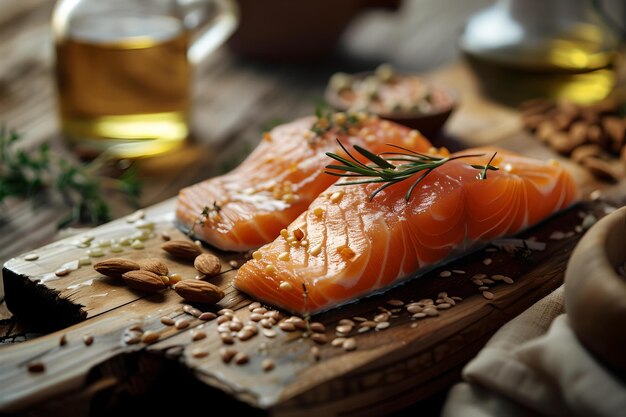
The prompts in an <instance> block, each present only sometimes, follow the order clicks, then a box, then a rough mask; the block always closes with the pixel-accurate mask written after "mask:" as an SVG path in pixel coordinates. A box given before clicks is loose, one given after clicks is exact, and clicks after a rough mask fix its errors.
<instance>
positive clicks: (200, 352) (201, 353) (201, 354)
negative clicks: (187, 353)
mask: <svg viewBox="0 0 626 417" xmlns="http://www.w3.org/2000/svg"><path fill="white" fill-rule="evenodd" d="M191 356H193V357H194V358H196V359H201V358H206V357H207V356H209V352H207V351H206V350H204V349H194V350H192V351H191Z"/></svg>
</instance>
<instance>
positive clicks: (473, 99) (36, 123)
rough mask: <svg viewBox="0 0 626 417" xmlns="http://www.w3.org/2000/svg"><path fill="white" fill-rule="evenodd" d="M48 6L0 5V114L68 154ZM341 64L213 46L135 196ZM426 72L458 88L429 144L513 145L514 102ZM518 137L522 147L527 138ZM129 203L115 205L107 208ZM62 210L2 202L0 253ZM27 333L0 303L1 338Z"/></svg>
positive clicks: (210, 157) (459, 70)
mask: <svg viewBox="0 0 626 417" xmlns="http://www.w3.org/2000/svg"><path fill="white" fill-rule="evenodd" d="M51 5H52V2H51V1H50V0H6V2H3V3H2V5H0V35H2V36H0V39H2V40H1V41H0V56H3V57H4V58H3V60H2V61H0V122H2V123H6V124H7V125H8V127H10V128H15V129H19V130H20V131H21V132H22V133H23V134H24V137H25V140H24V143H25V145H26V146H28V147H34V146H37V145H38V144H39V143H42V142H44V141H47V142H49V143H50V144H51V146H52V147H53V149H54V150H55V151H57V152H60V153H62V154H64V155H68V157H71V154H70V153H69V151H68V150H67V148H66V147H65V145H64V143H63V139H62V136H61V134H60V132H59V126H58V122H57V119H56V115H55V102H54V86H53V83H52V80H51V76H50V73H51V66H52V64H51V62H52V48H51V44H50V39H49V34H48V20H49V16H50V10H51ZM346 69H349V70H351V71H352V70H358V69H359V68H358V65H357V66H355V64H354V63H352V62H350V61H345V60H340V59H336V60H333V61H331V62H329V63H327V64H325V65H320V66H317V67H313V68H311V67H293V66H279V65H267V64H260V63H254V62H248V61H245V60H242V59H238V58H237V57H234V56H232V55H231V54H229V52H228V51H227V50H226V49H224V48H223V49H221V50H219V51H218V52H217V53H215V54H214V55H213V56H212V57H211V58H210V59H209V60H208V61H207V62H205V63H203V64H202V66H201V67H199V68H198V69H197V72H196V76H195V80H194V89H193V91H194V94H195V98H194V102H195V107H194V112H193V136H192V138H191V140H190V141H189V143H188V145H187V146H185V147H184V148H183V149H181V150H180V151H178V152H176V153H173V154H170V155H167V156H163V157H159V158H154V159H150V160H141V161H138V162H137V165H138V167H139V170H140V176H141V179H142V181H143V184H144V188H143V190H144V192H143V195H142V198H141V205H142V206H148V205H152V204H155V203H157V202H159V201H162V200H164V199H167V198H169V197H172V196H174V195H175V194H176V192H177V191H178V190H179V189H180V188H181V187H183V186H185V185H188V184H191V183H194V182H197V181H199V180H201V179H204V178H206V177H208V176H211V175H215V174H217V173H220V172H223V171H224V170H227V169H228V167H232V166H233V165H235V164H236V163H237V162H238V161H240V160H241V159H242V158H243V157H244V156H245V155H246V153H247V152H249V150H250V149H252V148H253V147H254V146H255V144H256V143H257V142H258V141H259V140H260V132H261V131H262V129H263V126H264V125H266V124H267V123H268V122H271V121H273V120H276V119H280V120H285V121H287V120H291V119H294V118H296V117H299V116H303V115H308V114H311V113H312V112H313V109H314V107H315V104H316V103H317V102H318V101H319V99H320V98H321V95H322V91H323V88H324V86H325V83H326V81H327V79H328V77H329V75H330V74H332V73H333V72H335V71H337V70H346ZM431 76H432V78H433V79H436V80H437V81H439V82H441V83H443V84H446V85H448V86H450V87H452V88H453V89H456V90H457V91H458V93H459V95H460V97H461V101H460V106H459V108H458V109H457V110H456V112H455V113H454V115H453V116H452V118H451V120H450V121H449V123H448V124H447V127H446V130H445V132H444V134H442V135H441V136H440V137H438V138H433V139H434V142H435V143H436V144H438V145H440V146H447V147H449V148H451V149H458V148H462V147H466V146H473V145H483V144H493V143H498V142H501V141H508V146H509V147H513V148H515V143H511V141H510V138H511V137H512V136H516V135H520V130H521V129H520V122H519V118H518V113H517V111H516V110H514V109H511V108H507V107H504V106H501V105H498V104H496V103H493V102H490V101H489V100H487V99H485V98H484V97H482V96H481V95H480V92H479V91H478V87H477V83H476V81H475V80H474V77H473V76H472V74H471V73H470V72H469V70H468V69H467V68H466V66H465V65H464V64H463V63H461V62H459V63H455V64H453V65H451V66H448V67H446V68H442V69H440V70H437V71H435V72H433V73H432V74H431ZM520 143H524V145H520V146H525V147H527V146H528V142H520ZM525 150H526V151H527V153H528V152H530V153H533V152H535V153H537V154H539V155H544V156H545V155H546V152H547V151H546V150H545V149H544V148H542V147H541V146H539V145H537V146H536V147H533V148H532V149H525ZM573 169H574V170H575V171H576V173H577V176H579V178H582V183H583V184H586V186H585V188H586V189H587V190H589V189H591V188H593V187H595V186H596V184H595V183H594V182H593V181H592V180H591V179H590V178H589V177H588V176H587V175H586V174H585V173H584V172H582V170H578V169H577V168H575V167H573ZM131 210H132V208H130V207H128V206H125V205H123V204H116V205H114V215H115V216H121V215H124V214H127V213H129V212H130V211H131ZM64 214H65V213H64V209H63V207H62V206H60V205H54V204H53V205H49V204H43V203H38V204H36V205H33V204H31V203H30V202H24V201H10V202H9V203H8V204H7V205H6V206H5V207H3V209H2V211H1V214H0V216H1V217H0V261H1V262H2V263H4V262H5V261H6V260H8V259H9V258H11V257H13V256H15V255H17V254H20V253H23V252H25V251H27V250H30V249H32V248H36V247H39V246H41V245H43V244H45V243H48V242H51V241H53V240H55V239H56V238H57V236H58V235H57V230H56V223H57V221H58V220H59V219H60V218H62V217H63V215H64ZM0 285H1V284H0ZM2 300H3V292H2V288H1V287H0V301H2ZM32 336H33V335H32V334H30V333H28V329H26V328H22V327H21V326H20V324H19V323H18V322H17V321H15V320H14V319H13V318H12V316H11V313H10V312H9V311H8V309H7V308H6V306H5V304H4V303H2V304H0V341H1V342H3V343H10V342H17V341H20V340H23V339H24V338H30V337H32ZM435 408H436V407H435ZM416 410H417V409H416Z"/></svg>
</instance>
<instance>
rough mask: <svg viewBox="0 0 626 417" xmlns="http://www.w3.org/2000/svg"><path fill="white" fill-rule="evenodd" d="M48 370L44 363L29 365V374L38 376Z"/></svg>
mask: <svg viewBox="0 0 626 417" xmlns="http://www.w3.org/2000/svg"><path fill="white" fill-rule="evenodd" d="M45 370H46V366H45V365H44V364H43V362H31V363H29V364H28V372H30V373H33V374H38V373H41V372H43V371H45Z"/></svg>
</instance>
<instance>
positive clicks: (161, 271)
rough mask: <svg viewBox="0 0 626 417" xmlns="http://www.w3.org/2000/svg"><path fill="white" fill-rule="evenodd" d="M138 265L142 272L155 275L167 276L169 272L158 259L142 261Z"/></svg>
mask: <svg viewBox="0 0 626 417" xmlns="http://www.w3.org/2000/svg"><path fill="white" fill-rule="evenodd" d="M138 263H139V269H141V270H142V271H150V272H154V273H155V274H157V275H167V274H168V273H169V272H170V271H169V270H168V268H167V265H166V264H165V262H163V261H162V260H161V259H159V258H148V259H142V260H140V261H139V262H138Z"/></svg>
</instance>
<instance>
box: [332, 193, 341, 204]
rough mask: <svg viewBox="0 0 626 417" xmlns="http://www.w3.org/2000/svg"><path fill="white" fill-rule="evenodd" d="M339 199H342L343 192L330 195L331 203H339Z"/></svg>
mask: <svg viewBox="0 0 626 417" xmlns="http://www.w3.org/2000/svg"><path fill="white" fill-rule="evenodd" d="M341 197H343V192H342V191H335V192H334V193H332V194H331V195H330V201H332V202H333V203H338V202H339V201H341Z"/></svg>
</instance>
